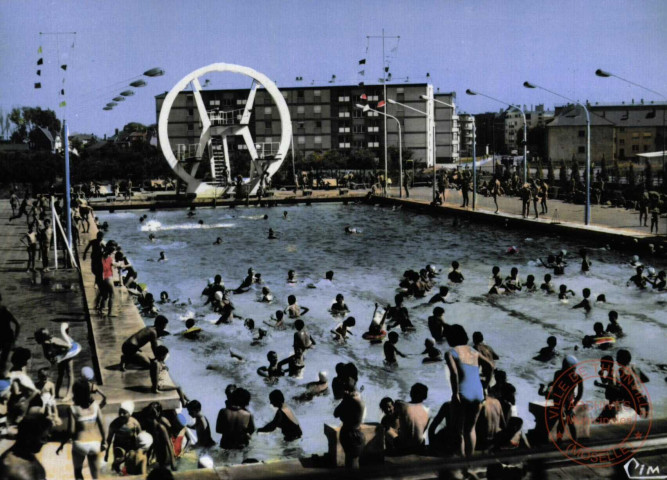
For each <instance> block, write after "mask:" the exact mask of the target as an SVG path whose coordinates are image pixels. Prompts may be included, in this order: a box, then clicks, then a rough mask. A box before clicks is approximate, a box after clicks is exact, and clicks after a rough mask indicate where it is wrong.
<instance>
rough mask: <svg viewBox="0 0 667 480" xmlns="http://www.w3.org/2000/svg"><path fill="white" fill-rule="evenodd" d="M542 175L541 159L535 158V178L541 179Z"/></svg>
mask: <svg viewBox="0 0 667 480" xmlns="http://www.w3.org/2000/svg"><path fill="white" fill-rule="evenodd" d="M543 176H544V173H543V172H542V159H541V158H538V159H537V169H536V171H535V178H537V179H538V180H542V177H543Z"/></svg>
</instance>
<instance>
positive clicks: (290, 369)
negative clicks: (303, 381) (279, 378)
mask: <svg viewBox="0 0 667 480" xmlns="http://www.w3.org/2000/svg"><path fill="white" fill-rule="evenodd" d="M277 366H278V368H279V369H281V371H283V373H284V370H282V369H283V368H284V367H285V366H287V373H288V375H289V376H290V377H298V376H299V375H300V374H301V372H302V371H303V369H304V367H305V366H306V363H305V359H304V357H303V350H302V349H301V348H298V347H294V353H293V354H292V355H290V356H289V357H287V358H285V359H283V360H281V361H279V362H278V365H277Z"/></svg>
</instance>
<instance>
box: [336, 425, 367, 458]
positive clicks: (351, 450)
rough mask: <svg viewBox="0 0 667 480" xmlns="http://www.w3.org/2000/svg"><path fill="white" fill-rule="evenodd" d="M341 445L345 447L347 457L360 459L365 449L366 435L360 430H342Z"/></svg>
mask: <svg viewBox="0 0 667 480" xmlns="http://www.w3.org/2000/svg"><path fill="white" fill-rule="evenodd" d="M340 444H341V446H342V447H343V451H344V452H345V455H348V456H351V457H358V456H360V455H361V451H362V450H363V448H364V434H363V433H361V429H360V428H351V429H345V428H341V430H340Z"/></svg>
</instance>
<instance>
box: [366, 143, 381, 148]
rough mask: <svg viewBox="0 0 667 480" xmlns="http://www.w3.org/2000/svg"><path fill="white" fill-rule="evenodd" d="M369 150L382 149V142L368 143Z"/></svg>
mask: <svg viewBox="0 0 667 480" xmlns="http://www.w3.org/2000/svg"><path fill="white" fill-rule="evenodd" d="M368 148H380V142H368Z"/></svg>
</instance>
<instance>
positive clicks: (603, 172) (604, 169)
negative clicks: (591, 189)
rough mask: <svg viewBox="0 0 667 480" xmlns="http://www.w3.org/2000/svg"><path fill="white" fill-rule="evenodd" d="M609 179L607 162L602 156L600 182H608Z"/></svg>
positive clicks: (599, 173)
mask: <svg viewBox="0 0 667 480" xmlns="http://www.w3.org/2000/svg"><path fill="white" fill-rule="evenodd" d="M608 179H609V174H608V173H607V161H606V160H605V158H604V155H602V160H600V171H599V172H598V181H603V182H606V181H607V180H608Z"/></svg>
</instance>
